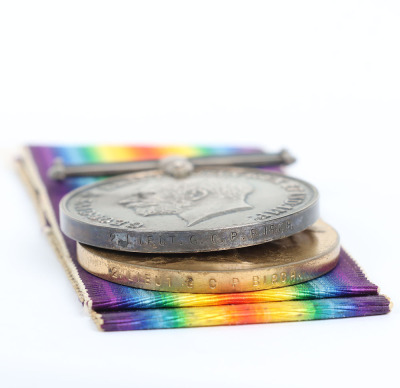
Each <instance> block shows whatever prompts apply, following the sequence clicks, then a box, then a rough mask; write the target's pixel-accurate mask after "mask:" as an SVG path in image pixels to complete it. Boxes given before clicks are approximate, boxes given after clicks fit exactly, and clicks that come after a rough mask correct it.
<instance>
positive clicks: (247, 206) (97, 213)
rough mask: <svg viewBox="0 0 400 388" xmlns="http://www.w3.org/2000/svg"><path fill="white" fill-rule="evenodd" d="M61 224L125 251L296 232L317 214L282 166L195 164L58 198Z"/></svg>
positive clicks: (183, 248)
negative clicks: (184, 170) (188, 169)
mask: <svg viewBox="0 0 400 388" xmlns="http://www.w3.org/2000/svg"><path fill="white" fill-rule="evenodd" d="M60 213H61V229H62V230H63V232H64V233H65V234H66V235H67V236H69V237H71V238H72V239H74V240H77V241H79V242H82V243H84V244H88V245H92V246H96V247H101V248H106V249H113V250H121V251H130V252H147V253H179V252H204V251H218V250H225V249H232V248H240V247H246V246H251V245H256V244H261V243H264V242H267V241H272V240H276V239H279V238H284V237H287V236H290V235H293V234H295V233H298V232H300V231H302V230H304V229H306V228H307V227H308V226H310V225H312V224H313V223H314V222H315V221H316V220H317V219H318V193H317V190H316V189H315V188H314V187H313V186H312V185H310V184H308V183H306V182H304V181H301V180H299V179H296V178H291V177H287V176H285V175H282V174H277V173H272V172H266V171H262V170H257V169H246V168H232V167H231V168H229V167H228V168H226V167H225V168H198V169H195V170H194V171H193V172H192V173H191V174H190V175H189V176H187V177H185V178H180V179H178V178H174V177H172V176H169V175H167V174H164V173H163V172H162V171H159V170H154V171H149V172H141V173H133V174H127V175H121V176H118V177H114V178H109V179H106V180H103V181H99V182H97V183H94V184H91V185H87V186H84V187H81V188H79V189H76V190H74V191H72V192H71V193H69V194H67V195H66V196H65V197H64V198H63V199H62V201H61V203H60Z"/></svg>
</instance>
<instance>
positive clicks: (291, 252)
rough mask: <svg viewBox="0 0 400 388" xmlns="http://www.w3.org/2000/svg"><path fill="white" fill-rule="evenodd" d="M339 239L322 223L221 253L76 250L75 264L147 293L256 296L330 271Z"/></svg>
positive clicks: (84, 246)
mask: <svg viewBox="0 0 400 388" xmlns="http://www.w3.org/2000/svg"><path fill="white" fill-rule="evenodd" d="M339 249H340V248H339V237H338V234H337V233H336V231H335V230H334V229H333V228H332V227H330V226H329V225H328V224H326V223H324V222H323V221H321V220H319V221H317V222H316V223H315V224H314V225H313V226H311V227H310V228H308V229H306V230H304V231H303V232H300V233H297V234H296V235H293V236H290V237H286V238H284V239H281V240H276V241H273V242H269V243H266V244H260V245H257V246H252V247H247V248H240V249H235V250H229V251H220V252H200V253H193V254H192V253H181V254H174V255H168V254H148V253H128V252H116V251H109V250H103V249H99V248H93V247H89V246H86V245H82V244H79V243H78V245H77V253H78V261H79V262H80V264H81V265H82V267H83V268H85V269H86V270H87V271H89V272H91V273H92V274H94V275H96V276H99V277H101V278H103V279H106V280H109V281H112V282H115V283H120V284H124V285H128V286H131V287H136V288H144V289H149V290H158V291H170V292H189V293H229V292H244V291H256V290H263V289H268V288H276V287H283V286H287V285H292V284H297V283H301V282H304V281H307V280H310V279H313V278H315V277H317V276H321V275H323V274H324V273H326V272H328V271H330V270H331V269H333V268H334V267H335V265H336V263H337V260H338V256H339Z"/></svg>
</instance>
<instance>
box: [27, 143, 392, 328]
mask: <svg viewBox="0 0 400 388" xmlns="http://www.w3.org/2000/svg"><path fill="white" fill-rule="evenodd" d="M29 151H30V155H31V156H32V159H33V162H34V164H35V165H36V167H37V170H38V173H39V175H40V179H41V181H42V183H43V186H44V187H45V191H46V193H45V195H46V196H47V197H48V199H49V200H50V202H51V207H52V210H53V212H54V215H55V216H56V219H57V220H59V209H58V205H59V202H60V200H61V198H62V197H63V195H64V194H66V193H67V192H69V191H70V190H72V189H74V188H76V187H79V186H81V185H84V184H87V183H91V182H93V181H95V180H96V178H70V179H68V180H66V181H65V182H54V181H51V180H49V179H48V178H47V170H48V168H49V166H50V165H51V163H52V162H53V160H54V159H55V158H57V157H61V158H62V159H63V160H64V162H65V163H66V164H79V163H99V162H117V161H128V160H143V159H157V158H160V157H163V156H166V155H171V154H174V155H185V156H203V155H216V154H230V153H239V152H240V153H249V152H255V151H259V150H257V149H250V148H248V149H244V148H232V147H231V148H227V147H223V148H222V147H220V148H211V147H138V146H134V147H133V146H132V147H126V146H121V147H120V146H91V147H38V146H35V147H29ZM52 227H53V228H54V227H56V228H58V225H52ZM63 237H64V241H63V243H64V244H65V246H66V248H67V250H68V253H69V257H62V260H64V262H67V261H68V260H71V262H68V263H67V265H66V266H65V267H66V268H69V271H70V272H69V276H70V278H71V280H72V282H73V283H74V285H75V288H76V289H77V291H78V294H79V296H80V298H81V300H82V302H83V303H84V304H85V305H87V306H88V307H89V308H90V309H91V311H92V317H93V318H94V319H95V322H96V323H97V324H98V325H99V327H100V328H101V329H102V330H105V331H118V330H136V329H156V328H176V327H193V326H215V325H237V324H250V323H266V322H284V321H302V320H311V319H327V318H342V317H354V316H366V315H377V314H385V313H387V312H389V310H390V307H389V305H390V302H389V300H388V299H387V298H386V297H384V296H382V295H379V294H378V287H377V286H376V285H374V284H373V283H371V282H370V281H369V280H368V279H367V278H366V277H365V275H364V274H363V272H362V271H361V270H360V268H359V267H358V265H357V264H356V263H355V262H354V260H352V259H351V258H350V257H349V256H348V255H347V253H346V252H345V251H343V250H342V251H341V254H340V261H339V264H338V266H337V267H336V268H335V269H334V270H333V271H331V272H330V273H328V274H326V275H324V276H322V277H320V278H318V279H315V280H312V281H309V282H306V283H303V284H298V285H294V286H288V287H283V288H277V289H271V290H265V291H255V292H245V293H236V294H212V295H210V294H184V293H169V292H159V291H147V290H141V289H135V288H130V287H126V286H122V285H119V284H114V283H110V282H107V281H105V280H102V279H99V278H97V277H95V276H93V275H91V274H89V273H88V272H86V271H84V270H83V269H82V268H81V267H80V266H79V264H78V262H77V260H76V248H75V242H74V241H72V240H71V239H69V238H67V237H66V236H63ZM65 256H66V255H65ZM64 264H65V263H64ZM71 267H72V269H71ZM71 274H72V275H71Z"/></svg>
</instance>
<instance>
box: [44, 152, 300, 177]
mask: <svg viewBox="0 0 400 388" xmlns="http://www.w3.org/2000/svg"><path fill="white" fill-rule="evenodd" d="M188 160H189V161H190V162H191V163H192V164H193V165H194V166H195V167H200V166H201V167H205V166H238V167H268V166H279V165H288V164H291V163H294V162H295V161H296V159H295V158H294V157H293V156H292V155H291V154H290V153H289V152H288V151H286V150H282V151H280V152H278V153H254V154H233V155H215V156H198V157H194V158H188ZM158 168H160V160H158V159H156V160H144V161H133V162H122V163H92V164H79V165H65V164H64V162H63V160H62V159H61V158H57V159H55V160H54V163H53V165H52V166H51V167H50V168H49V170H48V175H49V177H50V178H51V179H54V180H63V179H65V178H69V177H84V176H90V177H96V176H113V175H119V174H124V173H129V172H138V171H147V170H155V169H158Z"/></svg>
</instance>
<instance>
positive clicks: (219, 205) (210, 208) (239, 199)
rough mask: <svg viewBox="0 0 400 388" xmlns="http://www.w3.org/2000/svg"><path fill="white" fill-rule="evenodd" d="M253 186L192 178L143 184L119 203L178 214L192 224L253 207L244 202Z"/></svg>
mask: <svg viewBox="0 0 400 388" xmlns="http://www.w3.org/2000/svg"><path fill="white" fill-rule="evenodd" d="M252 191H253V187H252V186H251V185H250V184H249V183H247V182H233V181H225V180H223V179H222V180H221V179H216V178H208V179H207V180H205V179H204V178H203V179H201V178H196V177H191V178H187V179H185V180H184V181H183V180H176V179H171V180H168V181H164V182H148V183H145V184H142V185H141V186H140V188H138V189H137V190H136V191H135V192H133V193H131V195H130V196H129V197H128V198H124V199H122V200H121V201H119V204H120V205H122V206H125V207H127V208H129V209H132V210H134V211H135V213H136V214H138V215H140V216H143V217H148V216H156V215H173V214H174V215H177V216H178V217H180V218H182V219H183V220H185V221H186V222H187V226H193V225H196V224H199V223H200V222H203V221H206V220H209V219H211V218H214V217H217V216H220V215H224V214H229V213H234V212H238V211H243V210H248V209H252V206H251V205H249V204H248V203H247V202H246V198H247V196H248V195H249V194H250V193H251V192H252Z"/></svg>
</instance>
